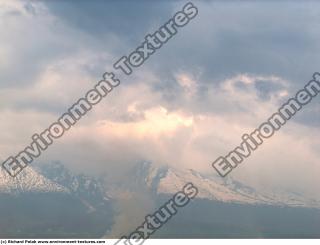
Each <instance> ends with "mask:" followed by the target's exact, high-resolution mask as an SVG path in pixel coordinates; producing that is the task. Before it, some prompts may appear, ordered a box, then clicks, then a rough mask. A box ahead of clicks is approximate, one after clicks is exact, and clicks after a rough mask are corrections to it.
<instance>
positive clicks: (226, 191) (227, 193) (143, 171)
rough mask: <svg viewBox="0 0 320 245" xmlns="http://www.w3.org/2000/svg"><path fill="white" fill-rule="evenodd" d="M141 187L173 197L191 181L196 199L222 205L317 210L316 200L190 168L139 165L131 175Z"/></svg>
mask: <svg viewBox="0 0 320 245" xmlns="http://www.w3.org/2000/svg"><path fill="white" fill-rule="evenodd" d="M134 175H135V178H136V180H137V182H138V181H140V182H141V185H145V186H148V187H149V189H150V190H152V192H153V193H154V194H157V195H160V194H170V195H171V194H174V193H176V192H178V191H179V190H181V189H182V187H183V186H184V185H185V184H186V183H188V182H192V183H193V184H194V185H195V186H196V187H197V188H198V190H199V194H198V195H197V199H206V200H211V201H218V202H223V203H238V204H251V205H274V206H289V207H306V208H320V201H319V200H313V199H307V198H305V197H303V196H301V195H299V194H296V193H288V192H286V193H285V192H282V193H272V194H270V193H261V192H258V191H257V190H255V189H254V188H252V187H249V186H246V185H244V184H242V183H240V182H238V181H236V180H233V179H232V178H231V177H226V178H221V177H220V176H216V175H214V174H212V175H203V174H201V173H199V172H196V171H194V170H192V169H188V170H178V169H173V168H169V167H161V168H159V167H155V166H153V165H152V164H150V163H142V164H139V165H138V167H137V168H136V171H135V173H134Z"/></svg>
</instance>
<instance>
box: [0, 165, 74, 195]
mask: <svg viewBox="0 0 320 245" xmlns="http://www.w3.org/2000/svg"><path fill="white" fill-rule="evenodd" d="M24 192H37V193H48V192H61V193H63V192H65V193H68V192H69V190H68V189H67V188H65V187H63V186H61V185H59V184H57V183H55V182H54V181H51V180H49V179H47V178H45V177H44V176H43V175H41V174H39V173H38V172H37V171H35V170H34V169H32V167H27V168H26V169H24V171H22V172H21V173H20V174H19V175H18V176H16V177H15V178H13V177H11V176H10V175H9V174H8V173H7V172H6V171H5V170H4V169H3V168H0V193H5V194H18V193H24Z"/></svg>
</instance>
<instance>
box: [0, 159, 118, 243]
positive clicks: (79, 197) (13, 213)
mask: <svg viewBox="0 0 320 245" xmlns="http://www.w3.org/2000/svg"><path fill="white" fill-rule="evenodd" d="M112 223H113V208H112V201H111V200H109V198H108V197H107V196H106V194H105V190H104V188H103V183H102V182H101V181H99V180H97V179H95V178H93V177H90V176H85V175H74V174H72V173H71V172H70V171H69V170H67V169H66V168H65V167H63V166H62V165H61V164H41V165H40V164H39V166H34V165H33V166H29V167H27V168H26V169H24V171H22V172H21V173H20V174H19V175H18V176H16V177H15V178H12V177H11V176H10V175H9V174H7V172H6V171H5V170H4V169H2V168H1V169H0V237H1V238H11V237H12V238H18V237H23V238H26V237H32V238H56V237H57V238H71V237H74V236H75V237H79V238H80V237H82V238H91V237H92V238H97V237H101V236H103V235H104V234H105V232H106V230H108V229H110V227H111V225H112Z"/></svg>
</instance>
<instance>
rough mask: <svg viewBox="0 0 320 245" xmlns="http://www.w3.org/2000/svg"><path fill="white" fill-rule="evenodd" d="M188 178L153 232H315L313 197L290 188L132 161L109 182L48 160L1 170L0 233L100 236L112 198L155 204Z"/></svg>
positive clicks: (109, 222) (115, 210)
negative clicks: (181, 202) (181, 196)
mask: <svg viewBox="0 0 320 245" xmlns="http://www.w3.org/2000/svg"><path fill="white" fill-rule="evenodd" d="M106 178H107V177H106ZM187 182H192V183H193V184H194V185H195V186H196V187H197V188H198V190H199V194H198V196H197V198H196V199H195V200H193V201H192V202H191V203H190V204H189V205H188V206H187V207H185V208H183V210H181V211H179V215H177V216H176V217H175V218H174V219H172V221H170V222H169V224H166V225H165V226H164V227H163V228H162V229H161V231H159V232H157V233H156V234H155V237H159V238H187V237H191V238H195V237H201V238H216V237H223V238H225V237H274V238H275V237H295V236H297V237H304V236H305V237H320V229H319V227H320V204H319V201H317V200H310V199H307V198H304V197H303V196H300V195H297V194H295V193H288V192H283V193H273V194H272V195H270V194H267V193H261V192H259V191H257V190H255V189H254V188H252V187H249V186H246V185H244V184H242V183H240V182H238V181H235V180H233V179H232V178H221V177H219V176H215V175H214V174H212V175H210V174H208V175H204V174H201V173H199V172H196V171H194V170H191V169H189V170H179V169H174V168H169V167H156V166H155V165H153V164H150V163H139V164H137V165H136V167H134V168H133V169H131V170H130V171H129V174H128V176H127V178H125V179H124V180H123V183H121V184H119V183H112V182H111V183H110V182H108V181H105V179H99V178H94V177H91V176H87V175H84V174H79V175H76V174H74V173H72V172H71V171H70V170H68V169H67V168H65V167H64V166H63V165H62V164H59V163H51V164H40V165H38V166H33V167H28V168H26V169H25V170H24V171H22V172H21V174H19V175H18V176H17V177H16V178H12V177H11V176H9V175H8V174H7V173H6V172H5V171H4V170H3V169H0V238H19V237H23V238H27V237H33V238H100V237H102V236H104V235H106V234H108V233H110V231H111V230H112V228H113V226H114V224H115V222H116V218H115V216H117V215H119V212H120V214H121V209H119V207H116V204H117V203H118V201H119V199H123V200H121V201H120V202H119V203H121V202H122V204H123V203H124V202H127V203H133V202H132V201H133V200H134V199H135V198H138V196H139V197H141V193H143V195H145V198H147V199H152V201H153V202H154V203H155V208H157V207H158V206H159V207H160V206H162V205H163V203H165V202H166V201H167V200H168V199H169V198H171V197H172V196H173V195H174V194H175V193H176V192H178V191H180V190H181V188H182V186H184V185H185V184H186V183H187ZM137 190H138V191H139V192H140V194H139V195H136V194H137V192H136V191H137ZM129 199H130V202H128V200H129ZM147 199H145V200H147ZM142 201H143V200H142ZM140 203H141V200H140ZM130 205H131V204H130ZM130 205H129V206H130ZM139 205H140V204H139ZM124 206H125V207H126V208H128V207H127V206H128V205H124ZM130 207H131V206H130ZM130 207H129V209H130ZM126 211H127V212H128V213H129V216H130V215H131V213H130V210H126ZM146 212H147V211H146ZM142 213H143V212H142ZM147 214H148V213H145V214H144V213H143V215H142V216H145V215H147ZM122 218H123V216H122ZM138 219H139V218H138ZM141 220H143V217H141ZM126 222H130V219H128V220H127V221H126ZM120 228H121V227H120ZM115 238H116V237H115Z"/></svg>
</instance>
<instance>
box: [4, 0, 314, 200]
mask: <svg viewBox="0 0 320 245" xmlns="http://www.w3.org/2000/svg"><path fill="white" fill-rule="evenodd" d="M185 3H187V1H134V2H133V1H100V0H92V1H81V0H80V1H70V0H65V1H62V0H58V1H48V0H47V1H17V0H12V1H6V0H0V33H1V35H0V113H1V114H0V115H1V120H0V131H1V137H0V158H1V159H2V160H5V159H7V158H8V157H9V156H11V155H16V154H17V153H18V152H20V151H21V150H22V149H24V148H25V147H26V146H27V145H29V144H30V142H31V136H32V135H33V134H34V133H40V132H42V131H43V130H44V129H46V128H47V127H48V126H49V125H50V124H51V123H53V122H55V121H56V120H57V118H59V117H60V115H61V114H63V113H64V112H65V111H66V110H67V109H68V108H69V107H70V106H71V105H72V104H73V103H75V101H77V100H78V99H79V98H80V97H82V96H83V95H84V94H85V93H86V92H87V91H88V90H89V89H91V88H92V87H93V86H94V85H95V84H96V83H97V81H99V80H100V79H101V76H102V74H103V73H104V72H106V71H113V68H112V65H113V63H114V62H116V61H117V60H118V59H119V58H120V57H122V56H123V55H128V54H129V53H130V52H132V51H133V50H135V49H136V48H137V47H138V46H139V45H140V44H141V43H142V42H143V40H144V37H145V35H146V34H148V33H153V32H155V31H156V30H157V29H158V28H159V27H160V26H162V25H163V24H164V23H166V22H167V21H168V20H169V19H170V18H172V16H173V15H174V13H175V12H176V11H178V10H180V9H182V7H183V5H184V4H185ZM194 5H196V6H197V8H198V10H199V13H198V16H197V17H196V18H195V19H193V20H192V21H190V23H189V24H188V25H187V26H185V27H183V28H181V29H180V30H179V32H178V34H177V35H176V36H175V37H174V38H172V39H171V40H170V41H168V43H166V44H165V45H164V46H163V47H162V48H161V49H160V50H158V51H157V52H156V53H155V54H154V55H152V57H151V58H150V59H148V61H146V62H145V63H144V64H143V65H142V66H141V67H139V68H137V69H135V70H134V72H133V74H132V75H131V76H129V77H128V76H124V75H123V74H121V73H117V74H116V75H117V76H118V77H119V78H120V80H121V85H120V86H119V87H117V89H115V90H114V91H113V92H112V93H111V94H110V96H109V95H108V97H107V98H106V99H105V100H103V101H102V102H101V103H100V104H99V105H97V106H96V107H95V108H94V110H92V111H91V112H89V113H88V114H87V115H86V116H85V117H84V118H83V119H82V120H81V122H79V123H78V124H77V126H76V127H74V128H72V129H71V130H69V131H68V133H67V134H65V135H64V136H63V137H62V138H61V139H59V140H58V141H56V142H55V143H54V145H53V146H51V147H50V148H49V149H48V150H47V151H46V152H44V153H43V154H42V156H41V157H40V158H39V159H37V162H39V163H41V162H52V161H60V162H62V163H63V164H65V165H67V166H68V167H70V168H71V169H73V170H74V171H79V172H87V173H90V174H96V175H98V174H101V173H107V174H110V175H113V176H117V177H119V178H124V177H125V174H127V169H128V168H130V167H131V166H133V165H134V164H136V163H137V162H139V161H150V162H152V163H154V164H156V165H159V166H161V165H169V166H172V167H175V168H183V169H186V168H190V169H195V170H198V171H201V172H203V173H207V174H209V173H210V174H211V173H212V174H216V173H215V170H214V169H213V168H212V167H211V163H212V162H213V161H214V160H215V159H216V158H218V157H219V156H223V155H226V154H227V153H228V152H229V151H231V150H233V149H234V148H235V147H236V146H238V145H239V144H240V143H241V136H242V135H243V134H244V133H250V132H251V131H253V130H254V129H255V128H257V127H258V126H259V125H260V124H261V123H262V122H264V121H266V119H267V118H269V117H270V116H271V115H272V114H273V113H274V112H275V111H276V110H277V109H278V108H279V107H280V106H281V105H282V104H283V103H284V102H285V101H286V100H287V99H288V98H290V97H292V96H294V94H295V93H296V92H297V91H298V90H300V89H301V88H302V87H303V86H304V85H305V84H306V83H307V82H308V81H309V80H311V78H312V74H313V73H314V72H316V71H318V72H320V70H319V64H320V62H319V55H318V53H319V52H318V51H319V48H320V31H319V30H320V8H319V3H317V2H316V1H303V3H299V2H298V1H290V2H289V1H268V2H267V1H241V2H240V1H194ZM319 127H320V116H319V98H315V99H314V101H313V102H312V103H311V104H309V105H308V106H306V107H304V108H303V110H302V111H300V112H299V115H297V116H296V117H295V118H294V119H292V120H290V122H288V123H287V124H286V126H285V127H284V128H282V129H281V131H279V132H277V133H276V134H275V135H274V136H273V137H272V138H271V139H269V140H267V141H266V142H265V143H264V144H263V145H262V146H261V147H260V148H259V150H257V151H256V152H254V153H253V154H252V156H251V157H250V158H248V159H246V160H245V162H243V163H242V164H241V166H239V167H238V168H237V169H235V170H234V171H233V172H232V174H231V175H232V177H233V178H236V179H239V180H241V181H243V182H245V183H247V184H249V185H252V186H254V187H256V188H266V189H269V190H271V191H272V190H274V191H276V190H290V191H295V192H298V193H303V194H304V195H308V196H311V197H316V198H319V199H320V194H319V192H318V187H319V184H320V178H319V174H320V163H319V157H320V151H319V146H318V145H319V142H320V140H319Z"/></svg>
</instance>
